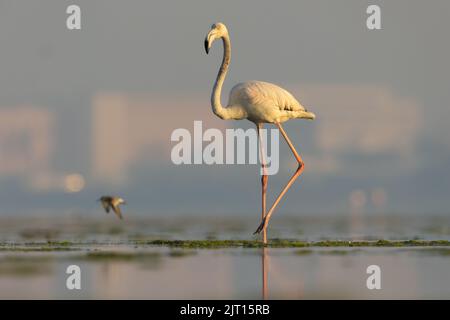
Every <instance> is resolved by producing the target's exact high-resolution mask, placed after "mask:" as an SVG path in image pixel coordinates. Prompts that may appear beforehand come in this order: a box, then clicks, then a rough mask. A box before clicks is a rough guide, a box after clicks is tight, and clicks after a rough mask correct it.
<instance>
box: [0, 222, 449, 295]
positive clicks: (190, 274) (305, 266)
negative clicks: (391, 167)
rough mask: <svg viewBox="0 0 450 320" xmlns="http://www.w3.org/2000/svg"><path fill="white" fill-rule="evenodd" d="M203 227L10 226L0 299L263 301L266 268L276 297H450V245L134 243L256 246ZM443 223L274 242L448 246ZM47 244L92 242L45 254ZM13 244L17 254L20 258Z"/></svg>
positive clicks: (327, 228)
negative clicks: (73, 270) (76, 273)
mask: <svg viewBox="0 0 450 320" xmlns="http://www.w3.org/2000/svg"><path fill="white" fill-rule="evenodd" d="M199 221H201V223H199V224H197V225H196V227H195V228H194V227H192V228H191V226H192V225H191V224H189V223H187V224H185V226H184V227H183V228H178V229H176V228H174V227H175V226H176V224H175V223H174V224H171V222H170V221H166V220H160V222H159V224H158V223H156V220H149V221H147V222H146V223H143V222H142V221H141V222H135V221H131V222H128V224H127V223H125V224H123V225H120V224H118V223H117V222H116V221H115V220H109V221H106V222H102V221H96V220H95V221H94V220H93V221H90V220H89V221H87V220H83V223H80V222H76V219H75V220H70V221H67V220H60V221H55V220H52V221H51V223H49V220H47V223H44V222H45V220H42V221H40V220H36V221H35V222H34V223H33V224H28V225H27V226H26V227H25V225H24V224H23V220H16V221H12V220H9V221H7V223H3V224H2V227H1V228H0V231H1V235H2V241H3V242H2V243H3V250H0V298H2V299H16V298H25V299H36V298H39V299H42V298H44V299H47V298H50V299H66V298H67V299H81V298H87V299H91V298H99V299H115V298H117V299H228V298H229V299H260V298H261V297H262V295H263V279H264V277H263V275H264V274H263V270H264V271H265V273H266V274H265V277H266V280H265V285H266V292H265V294H266V296H267V297H268V298H271V299H282V298H285V299H314V298H319V299H334V298H339V299H392V298H401V299H416V298H424V299H450V248H449V247H402V248H386V247H380V248H365V247H358V248H343V247H335V248H317V247H308V248H266V249H263V248H220V249H182V248H169V247H157V246H150V245H132V244H131V242H130V241H131V239H162V238H166V239H167V238H169V239H191V238H196V239H205V238H233V239H234V238H243V239H252V236H250V235H249V234H251V232H250V231H251V228H250V226H252V224H251V222H249V223H248V226H247V224H246V222H245V221H241V223H237V222H236V221H228V222H227V221H214V220H211V221H209V220H201V219H199ZM435 221H438V223H436V224H435V225H434V226H433V224H432V223H431V220H427V221H422V222H420V221H414V220H411V221H409V223H407V224H404V221H403V222H402V221H400V220H397V221H393V222H392V223H389V221H388V223H385V224H380V223H379V224H375V223H374V224H370V225H366V226H365V229H364V228H361V229H353V230H356V232H354V233H349V232H348V230H350V229H351V228H350V227H348V226H346V225H345V223H344V222H345V221H344V222H343V221H336V220H332V219H331V220H326V219H325V220H322V221H321V220H320V219H319V220H314V219H312V220H310V221H309V222H308V220H307V219H304V220H302V221H301V224H293V223H292V220H287V221H286V222H284V224H283V222H282V221H279V222H277V224H275V225H274V227H273V229H272V231H271V234H272V236H273V237H275V235H277V236H279V237H280V238H296V239H305V240H319V239H323V238H329V239H349V238H359V239H373V238H375V239H382V238H384V239H389V238H394V236H396V238H397V239H402V238H404V239H412V238H423V239H448V238H449V236H448V234H447V233H446V230H447V227H448V224H447V223H448V221H447V222H446V220H445V219H443V218H439V219H438V220H435ZM192 223H193V222H192ZM5 224H6V225H7V226H6V227H5ZM30 225H33V228H30V227H29V226H30ZM405 225H407V227H405ZM298 226H301V228H299V227H298ZM299 229H300V230H299ZM52 230H53V231H52ZM295 234H296V236H295ZM269 235H270V234H269ZM43 240H44V241H47V240H51V241H53V240H58V241H63V240H71V241H73V240H77V241H80V242H82V244H79V245H63V244H62V245H61V247H59V248H58V250H56V251H42V250H40V249H42V247H40V246H39V241H43ZM6 243H9V244H11V243H15V244H17V247H15V249H14V250H10V249H8V248H6V246H5V244H6ZM33 243H34V244H33ZM44 243H45V242H44ZM106 243H111V244H106ZM0 248H1V247H0ZM5 248H6V249H5ZM23 248H25V249H26V250H20V249H23ZM264 250H265V255H263V253H264ZM73 264H75V265H78V266H79V267H80V268H81V288H82V289H81V290H68V289H67V288H66V279H67V277H68V275H67V274H66V268H67V267H68V266H69V265H73ZM373 264H375V265H378V266H380V268H381V290H369V289H367V287H366V280H367V278H368V276H369V275H368V274H367V273H366V269H367V267H368V266H369V265H373ZM263 267H264V269H263Z"/></svg>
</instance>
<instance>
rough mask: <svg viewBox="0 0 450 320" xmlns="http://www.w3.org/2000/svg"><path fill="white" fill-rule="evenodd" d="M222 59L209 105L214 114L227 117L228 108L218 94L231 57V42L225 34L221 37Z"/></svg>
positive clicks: (220, 91) (223, 117)
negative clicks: (223, 104)
mask: <svg viewBox="0 0 450 320" xmlns="http://www.w3.org/2000/svg"><path fill="white" fill-rule="evenodd" d="M222 40H223V59H222V64H221V66H220V69H219V73H218V74H217V78H216V82H215V83H214V88H213V91H212V94H211V105H212V109H213V112H214V114H215V115H217V116H218V117H219V118H221V119H229V117H228V112H227V111H228V110H226V109H225V108H224V107H223V106H222V103H221V102H220V96H221V94H222V85H223V82H224V80H225V77H226V75H227V72H228V66H229V64H230V59H231V43H230V37H229V36H228V34H226V35H225V36H224V37H223V38H222Z"/></svg>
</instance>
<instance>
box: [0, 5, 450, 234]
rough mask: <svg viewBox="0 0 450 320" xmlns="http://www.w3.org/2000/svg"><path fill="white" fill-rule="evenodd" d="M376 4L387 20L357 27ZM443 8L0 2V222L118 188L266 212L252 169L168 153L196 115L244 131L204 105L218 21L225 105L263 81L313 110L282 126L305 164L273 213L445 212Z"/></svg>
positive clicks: (134, 209) (212, 212) (187, 209)
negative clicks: (73, 14) (222, 35)
mask: <svg viewBox="0 0 450 320" xmlns="http://www.w3.org/2000/svg"><path fill="white" fill-rule="evenodd" d="M70 4H77V5H79V6H80V7H81V21H82V29H81V30H75V31H69V30H67V28H66V18H67V16H68V15H67V14H66V13H65V12H66V8H67V6H68V5H70ZM369 4H378V5H380V7H381V19H382V30H374V31H371V30H368V29H367V28H366V18H367V14H366V8H367V6H368V5H369ZM449 19H450V3H449V2H448V1H444V0H441V1H438V0H435V1H431V2H430V1H428V2H424V1H419V0H414V1H412V0H398V1H360V0H350V1H345V2H344V1H322V0H319V1H318V0H309V1H276V2H274V1H266V0H263V1H257V2H256V1H252V2H250V1H245V2H242V1H221V2H217V1H207V2H206V1H197V0H193V1H171V0H166V1H144V0H141V1H138V0H133V1H117V0H107V1H106V0H103V1H102V0H96V1H84V0H77V1H75V2H74V1H57V0H51V1H50V0H41V1H38V2H32V1H24V0H15V1H0V44H1V46H0V47H1V50H0V70H1V71H0V216H3V217H6V216H21V217H29V216H35V217H37V216H55V215H58V216H64V215H71V214H83V215H84V214H86V215H88V214H89V215H95V214H99V213H98V210H99V208H98V207H97V206H98V203H96V202H95V200H96V199H97V198H99V197H100V196H101V195H103V194H111V193H112V194H120V195H121V196H122V197H123V198H125V199H127V201H128V203H129V205H128V207H127V208H126V211H127V213H126V214H127V215H128V217H134V216H161V215H164V216H167V215H171V216H177V215H178V216H179V215H191V214H194V215H205V216H206V215H208V216H212V217H214V216H217V217H218V216H221V215H223V214H226V215H228V214H230V215H233V214H234V215H242V216H246V217H254V216H258V215H259V203H260V200H259V197H260V189H259V188H260V177H259V167H258V166H256V165H213V166H208V165H181V166H176V165H174V164H172V162H171V160H170V151H171V148H172V146H173V145H174V143H172V142H171V141H170V135H171V133H172V131H173V130H174V129H176V128H186V129H188V130H190V131H191V132H192V130H193V121H194V120H202V121H203V126H204V128H205V129H206V128H213V127H214V128H219V129H221V130H225V129H226V128H235V127H242V128H250V127H252V124H251V123H250V122H247V121H239V122H233V121H222V120H220V119H218V118H216V117H215V116H214V115H213V113H212V112H211V107H210V102H209V99H210V93H211V89H212V85H213V81H214V79H215V76H216V73H217V69H218V67H219V63H220V61H221V57H222V46H221V44H220V43H215V45H214V47H213V48H212V50H211V53H210V55H209V56H206V54H205V53H204V49H203V40H204V37H205V35H206V34H207V32H208V31H209V29H210V26H211V24H212V23H214V22H217V21H222V22H224V23H226V24H227V26H228V29H229V31H230V37H231V42H232V61H231V67H230V72H229V74H228V78H227V80H226V81H225V86H224V91H223V95H222V101H223V102H224V103H225V101H226V99H227V98H228V92H229V90H230V89H231V87H232V86H233V85H234V84H236V83H237V82H241V81H246V80H253V79H255V80H263V81H269V82H273V83H276V84H279V85H281V86H282V87H285V88H286V89H288V90H289V91H291V92H292V93H293V94H294V95H295V96H296V97H297V98H298V99H299V100H300V101H301V102H302V104H304V105H305V106H307V107H308V109H310V110H311V111H313V112H314V113H315V114H316V115H317V119H316V121H314V122H307V121H290V122H289V123H287V124H286V126H285V128H286V130H287V132H288V134H289V135H290V136H291V137H292V139H293V141H294V143H295V145H296V146H297V148H298V150H299V151H300V153H301V154H302V155H303V157H304V160H305V162H306V168H307V169H306V171H305V173H304V175H303V176H302V178H301V179H300V182H299V183H296V184H295V185H294V186H293V188H292V189H291V190H290V191H289V194H288V196H287V201H285V202H284V203H283V206H282V208H281V209H280V211H283V214H285V215H288V214H292V215H296V216H307V215H334V216H340V215H341V216H345V215H348V213H349V212H350V213H352V212H362V213H364V214H367V215H377V214H408V215H422V216H423V217H426V216H427V215H443V214H447V213H448V208H449V205H450V198H449V197H448V192H449V189H450V170H449V167H450V139H449V137H450V126H448V119H450V107H449V101H450V90H449V84H450V64H449V63H448V57H449V56H450V43H449V40H448V21H449ZM280 162H281V168H280V171H279V173H278V175H276V176H271V177H270V178H269V192H270V194H272V195H273V194H274V193H277V192H278V190H279V189H280V188H281V186H282V185H283V184H284V183H285V182H286V181H287V180H288V178H289V176H290V174H291V172H292V171H293V169H294V168H295V163H294V160H293V158H292V156H291V154H290V152H289V149H288V148H287V147H286V146H285V145H284V144H283V143H282V146H281V150H280ZM230 199H232V201H230ZM280 215H281V212H280ZM255 226H256V224H255Z"/></svg>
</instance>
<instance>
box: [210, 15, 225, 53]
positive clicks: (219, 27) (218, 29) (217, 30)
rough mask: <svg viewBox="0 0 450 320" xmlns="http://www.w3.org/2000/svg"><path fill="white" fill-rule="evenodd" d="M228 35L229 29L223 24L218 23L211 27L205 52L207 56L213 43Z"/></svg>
mask: <svg viewBox="0 0 450 320" xmlns="http://www.w3.org/2000/svg"><path fill="white" fill-rule="evenodd" d="M227 34H228V30H227V27H226V26H225V25H224V24H223V23H221V22H217V23H214V24H213V25H212V26H211V30H210V31H209V32H208V35H207V36H206V38H205V51H206V54H208V53H209V49H210V48H211V45H212V43H213V42H214V40H216V39H220V38H222V37H224V36H225V35H227Z"/></svg>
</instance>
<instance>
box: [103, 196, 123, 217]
mask: <svg viewBox="0 0 450 320" xmlns="http://www.w3.org/2000/svg"><path fill="white" fill-rule="evenodd" d="M97 201H100V202H101V203H102V206H103V209H105V211H106V213H109V210H110V209H112V210H113V211H114V213H115V214H116V215H117V216H118V217H119V218H120V219H121V220H122V219H123V217H122V210H120V207H119V206H120V205H121V204H127V203H126V202H125V200H123V199H122V198H121V197H112V196H102V197H101V198H100V199H98V200H97Z"/></svg>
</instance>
